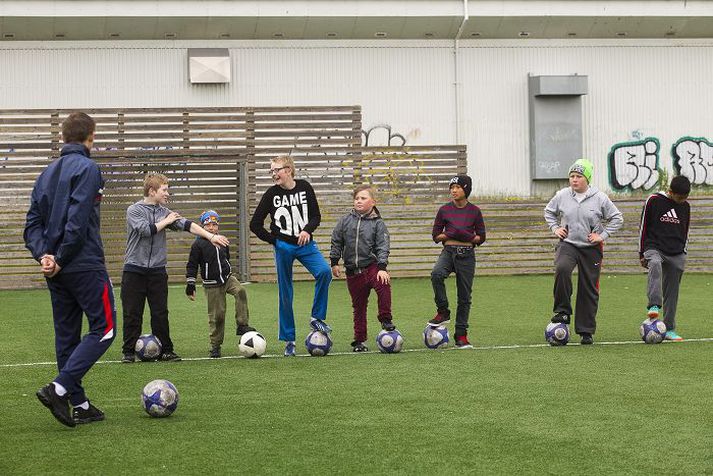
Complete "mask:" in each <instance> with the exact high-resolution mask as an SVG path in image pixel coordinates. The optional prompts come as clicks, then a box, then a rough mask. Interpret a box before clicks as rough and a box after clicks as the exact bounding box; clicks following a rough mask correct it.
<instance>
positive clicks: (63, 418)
mask: <svg viewBox="0 0 713 476" xmlns="http://www.w3.org/2000/svg"><path fill="white" fill-rule="evenodd" d="M37 399H38V400H39V401H40V402H41V403H42V405H44V406H46V407H47V408H49V410H50V411H51V412H52V415H53V416H54V417H55V418H56V419H57V421H59V422H60V423H61V424H63V425H66V426H71V427H73V426H76V425H77V424H76V423H75V422H74V419H73V418H72V415H71V414H70V413H69V398H68V396H67V395H65V396H63V397H60V396H59V395H57V392H56V391H55V389H54V384H53V383H52V382H50V383H48V384H47V385H45V386H44V387H42V388H41V389H39V390H38V391H37Z"/></svg>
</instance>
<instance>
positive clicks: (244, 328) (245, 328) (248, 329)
mask: <svg viewBox="0 0 713 476" xmlns="http://www.w3.org/2000/svg"><path fill="white" fill-rule="evenodd" d="M254 330H255V328H254V327H250V326H249V325H247V324H240V325H239V326H238V329H237V330H236V331H235V335H238V336H241V335H243V334H245V333H246V332H252V331H254Z"/></svg>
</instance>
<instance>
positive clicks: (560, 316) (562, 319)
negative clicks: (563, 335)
mask: <svg viewBox="0 0 713 476" xmlns="http://www.w3.org/2000/svg"><path fill="white" fill-rule="evenodd" d="M550 322H554V323H562V324H567V325H569V316H568V315H567V314H565V313H564V312H558V313H557V314H555V315H554V316H552V319H550Z"/></svg>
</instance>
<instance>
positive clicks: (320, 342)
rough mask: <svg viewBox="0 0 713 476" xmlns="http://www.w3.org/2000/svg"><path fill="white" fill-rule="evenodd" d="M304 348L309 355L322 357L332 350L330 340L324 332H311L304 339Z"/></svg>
mask: <svg viewBox="0 0 713 476" xmlns="http://www.w3.org/2000/svg"><path fill="white" fill-rule="evenodd" d="M305 346H306V347H307V352H309V353H310V355H313V356H314V357H324V356H325V355H327V354H328V353H329V351H330V350H331V349H332V339H330V338H329V335H328V334H325V333H324V332H320V331H312V332H310V333H309V334H308V335H307V338H306V339H305Z"/></svg>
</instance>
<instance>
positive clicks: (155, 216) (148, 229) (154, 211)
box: [124, 200, 192, 273]
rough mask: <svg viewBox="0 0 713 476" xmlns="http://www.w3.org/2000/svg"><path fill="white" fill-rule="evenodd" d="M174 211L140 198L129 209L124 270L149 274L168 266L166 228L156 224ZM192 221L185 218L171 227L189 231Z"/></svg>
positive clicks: (127, 213) (169, 227) (127, 210)
mask: <svg viewBox="0 0 713 476" xmlns="http://www.w3.org/2000/svg"><path fill="white" fill-rule="evenodd" d="M169 213H171V210H169V209H168V208H166V207H164V206H163V205H151V204H148V203H144V201H143V200H141V201H138V202H136V203H134V204H133V205H131V206H130V207H129V208H127V209H126V255H125V256H124V271H131V272H136V273H147V272H149V271H151V270H156V269H163V268H165V267H166V263H167V261H168V259H167V246H166V229H165V228H164V229H163V230H161V231H157V229H156V223H157V222H159V221H161V220H163V219H164V218H166V216H167V215H168V214H169ZM191 223H192V222H191V221H190V220H186V219H185V218H181V219H179V220H176V221H175V222H173V223H172V224H171V225H169V226H168V227H166V228H168V229H171V230H174V231H179V230H184V231H188V230H190V229H191Z"/></svg>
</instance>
